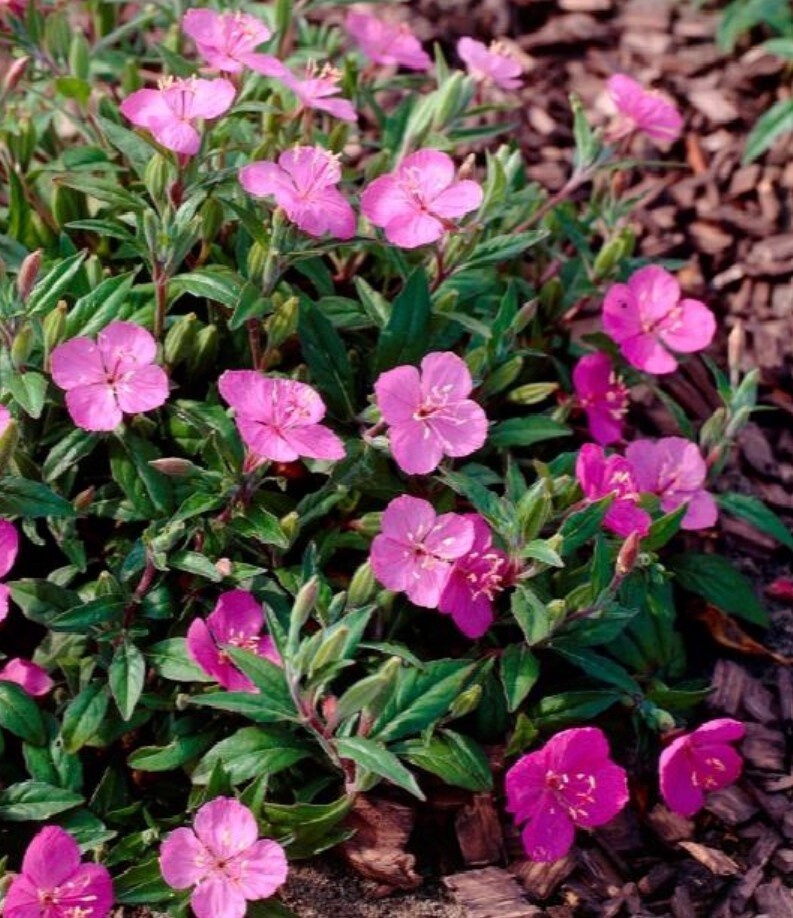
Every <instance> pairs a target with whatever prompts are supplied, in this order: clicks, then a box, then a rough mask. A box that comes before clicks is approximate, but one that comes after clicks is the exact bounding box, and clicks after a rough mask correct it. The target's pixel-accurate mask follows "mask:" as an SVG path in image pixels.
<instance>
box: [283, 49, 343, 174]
mask: <svg viewBox="0 0 793 918" xmlns="http://www.w3.org/2000/svg"><path fill="white" fill-rule="evenodd" d="M340 79H341V73H340V72H339V71H338V70H336V69H335V68H334V67H331V66H330V65H326V66H325V67H323V68H322V69H321V70H318V69H317V67H316V65H315V64H314V62H313V61H312V62H311V63H309V66H308V68H307V71H306V75H305V77H304V78H303V79H300V78H299V77H297V76H295V74H294V73H292V72H291V71H290V70H286V71H285V72H284V73H282V74H281V75H280V80H281V82H282V83H283V84H284V86H286V87H287V88H288V89H290V90H291V91H292V92H293V93H294V94H295V95H296V96H297V98H298V99H299V100H300V106H301V109H304V108H313V109H316V110H317V111H320V112H327V113H328V114H329V115H333V117H334V118H340V119H341V120H342V121H356V120H357V119H358V114H357V112H356V111H355V107H354V106H353V104H352V102H350V100H349V99H337V98H334V97H335V96H338V95H339V94H340V93H341V86H339V80H340ZM337 181H338V179H337Z"/></svg>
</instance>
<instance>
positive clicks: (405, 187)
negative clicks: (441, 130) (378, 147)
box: [361, 150, 483, 249]
mask: <svg viewBox="0 0 793 918" xmlns="http://www.w3.org/2000/svg"><path fill="white" fill-rule="evenodd" d="M454 176H455V169H454V163H453V162H452V159H451V157H450V156H448V155H447V154H446V153H441V152H440V151H439V150H419V151H418V152H417V153H411V155H410V156H406V157H405V158H404V159H403V160H402V162H401V163H400V164H399V166H397V168H396V169H395V170H394V171H393V172H390V173H388V174H387V175H381V176H380V178H376V179H375V180H374V181H373V182H372V183H371V184H369V185H367V187H366V188H365V189H364V192H363V194H362V195H361V210H362V211H363V214H364V216H365V217H366V218H367V219H368V220H369V221H370V222H371V223H373V224H374V225H375V226H380V227H382V228H383V230H384V232H385V235H386V239H388V241H389V242H392V243H393V244H394V245H398V246H399V247H400V248H403V249H414V248H416V247H417V246H420V245H426V244H427V243H429V242H435V240H436V239H440V238H441V236H443V234H444V233H446V232H447V231H449V230H452V229H455V228H456V227H455V224H454V223H452V221H453V220H455V219H457V218H459V217H463V216H465V214H467V213H470V212H471V211H473V210H476V209H477V208H478V207H479V205H480V204H481V203H482V198H483V192H482V187H481V185H479V184H478V183H477V182H474V181H472V180H471V179H464V180H463V181H455V177H454Z"/></svg>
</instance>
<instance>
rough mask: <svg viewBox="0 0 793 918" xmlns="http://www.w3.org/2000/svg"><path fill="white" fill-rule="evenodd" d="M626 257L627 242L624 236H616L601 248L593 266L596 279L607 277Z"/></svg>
mask: <svg viewBox="0 0 793 918" xmlns="http://www.w3.org/2000/svg"><path fill="white" fill-rule="evenodd" d="M624 257H625V242H624V240H623V238H622V236H616V237H615V238H614V239H609V241H608V242H607V243H606V244H605V245H604V246H603V247H602V248H601V250H600V251H599V252H598V254H597V257H596V258H595V263H594V264H593V265H592V271H593V273H594V275H595V277H596V278H600V277H607V276H608V275H609V274H611V272H612V271H613V270H614V268H616V267H617V265H618V264H619V263H620V262H621V261H622V259H623V258H624Z"/></svg>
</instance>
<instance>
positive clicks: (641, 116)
mask: <svg viewBox="0 0 793 918" xmlns="http://www.w3.org/2000/svg"><path fill="white" fill-rule="evenodd" d="M606 88H607V89H608V92H609V95H610V96H611V99H612V101H613V102H614V105H615V106H616V108H617V111H618V112H619V116H620V121H621V123H620V124H619V125H618V126H617V128H616V130H615V131H614V132H611V133H610V139H611V140H618V139H619V138H620V137H624V136H626V135H627V134H631V133H632V132H633V131H635V130H639V131H642V132H643V133H645V134H646V135H647V136H648V137H650V138H651V139H652V140H659V141H661V142H662V143H663V142H671V141H673V140H677V138H678V137H679V136H680V134H681V132H682V130H683V118H682V116H681V114H680V112H679V111H678V110H677V109H676V108H675V106H674V105H673V104H672V103H671V102H669V101H667V100H666V99H664V98H663V96H660V95H658V93H656V92H652V91H651V90H649V89H645V88H644V87H643V86H642V85H641V84H640V83H637V82H636V80H634V79H633V78H632V77H629V76H625V74H624V73H615V74H614V76H612V77H609V79H608V82H607V83H606Z"/></svg>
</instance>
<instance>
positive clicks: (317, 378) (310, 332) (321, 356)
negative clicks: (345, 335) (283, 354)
mask: <svg viewBox="0 0 793 918" xmlns="http://www.w3.org/2000/svg"><path fill="white" fill-rule="evenodd" d="M297 333H298V336H299V338H300V346H301V348H302V349H303V357H304V358H305V361H306V363H307V364H308V368H309V370H310V371H311V379H312V381H313V382H315V383H316V385H317V388H318V389H319V390H320V392H322V395H323V398H324V399H325V400H326V402H327V404H328V408H329V409H330V410H331V412H332V413H333V414H334V415H336V416H337V417H339V418H343V419H344V420H349V419H350V418H351V417H353V416H354V414H355V380H354V378H353V372H352V367H351V365H350V361H349V358H348V356H347V349H346V347H345V346H344V342H343V341H342V339H341V337H340V336H339V333H338V332H337V331H336V329H335V328H334V327H333V325H332V324H331V323H330V322H329V321H328V319H327V318H325V316H324V315H323V314H322V313H321V312H320V311H319V310H318V309H317V307H316V306H314V304H313V303H312V302H311V301H310V300H308V299H306V298H303V299H301V301H300V311H299V313H298V321H297Z"/></svg>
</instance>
